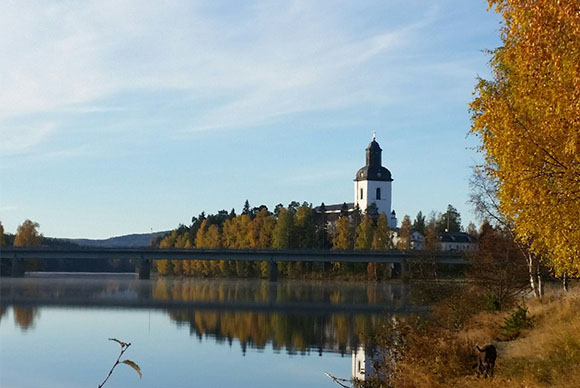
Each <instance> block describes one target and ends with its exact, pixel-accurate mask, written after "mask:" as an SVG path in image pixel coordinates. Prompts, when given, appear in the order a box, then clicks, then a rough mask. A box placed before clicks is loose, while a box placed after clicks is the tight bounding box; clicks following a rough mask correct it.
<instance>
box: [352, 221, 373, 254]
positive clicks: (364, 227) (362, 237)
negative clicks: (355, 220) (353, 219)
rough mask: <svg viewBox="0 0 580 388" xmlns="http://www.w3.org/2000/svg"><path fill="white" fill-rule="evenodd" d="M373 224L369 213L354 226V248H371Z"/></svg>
mask: <svg viewBox="0 0 580 388" xmlns="http://www.w3.org/2000/svg"><path fill="white" fill-rule="evenodd" d="M373 234H374V225H373V220H372V218H371V217H370V216H369V215H365V216H364V217H363V219H362V221H361V222H360V224H359V226H358V227H357V228H356V238H355V242H354V249H367V250H368V249H371V246H372V243H373Z"/></svg>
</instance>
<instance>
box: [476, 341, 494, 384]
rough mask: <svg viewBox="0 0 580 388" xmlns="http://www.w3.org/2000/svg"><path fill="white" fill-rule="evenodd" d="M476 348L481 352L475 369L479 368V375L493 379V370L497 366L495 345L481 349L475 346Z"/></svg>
mask: <svg viewBox="0 0 580 388" xmlns="http://www.w3.org/2000/svg"><path fill="white" fill-rule="evenodd" d="M475 348H476V349H477V351H478V352H479V354H478V355H477V364H475V365H474V366H473V367H474V368H475V367H477V375H478V376H482V375H483V377H485V378H487V377H493V368H494V366H495V359H496V358H497V350H496V349H495V346H493V345H485V346H484V347H483V348H480V347H479V345H475Z"/></svg>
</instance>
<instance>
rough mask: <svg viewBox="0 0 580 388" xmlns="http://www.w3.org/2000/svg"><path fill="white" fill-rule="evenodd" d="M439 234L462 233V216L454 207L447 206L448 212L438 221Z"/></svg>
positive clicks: (440, 216)
mask: <svg viewBox="0 0 580 388" xmlns="http://www.w3.org/2000/svg"><path fill="white" fill-rule="evenodd" d="M437 232H438V233H439V234H443V233H446V232H461V215H460V214H459V212H458V211H457V209H456V208H454V207H453V206H452V205H447V211H446V212H445V213H442V214H440V215H439V217H438V219H437Z"/></svg>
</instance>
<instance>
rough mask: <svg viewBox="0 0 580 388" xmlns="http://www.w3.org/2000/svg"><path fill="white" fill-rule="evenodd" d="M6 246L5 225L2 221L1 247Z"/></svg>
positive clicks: (0, 226)
mask: <svg viewBox="0 0 580 388" xmlns="http://www.w3.org/2000/svg"><path fill="white" fill-rule="evenodd" d="M2 245H6V237H5V236H4V225H2V221H0V246H2Z"/></svg>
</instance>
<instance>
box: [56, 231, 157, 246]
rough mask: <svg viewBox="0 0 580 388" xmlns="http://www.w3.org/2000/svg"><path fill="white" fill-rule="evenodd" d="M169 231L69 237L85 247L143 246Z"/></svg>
mask: <svg viewBox="0 0 580 388" xmlns="http://www.w3.org/2000/svg"><path fill="white" fill-rule="evenodd" d="M166 233H167V232H155V233H144V234H127V235H125V236H117V237H111V238H107V239H104V240H92V239H88V238H74V239H67V241H70V242H71V243H74V244H78V245H80V246H84V247H101V248H142V247H148V246H150V245H151V239H152V238H156V237H159V236H163V235H165V234H166Z"/></svg>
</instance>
